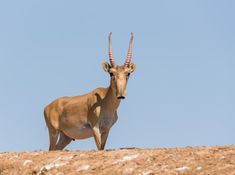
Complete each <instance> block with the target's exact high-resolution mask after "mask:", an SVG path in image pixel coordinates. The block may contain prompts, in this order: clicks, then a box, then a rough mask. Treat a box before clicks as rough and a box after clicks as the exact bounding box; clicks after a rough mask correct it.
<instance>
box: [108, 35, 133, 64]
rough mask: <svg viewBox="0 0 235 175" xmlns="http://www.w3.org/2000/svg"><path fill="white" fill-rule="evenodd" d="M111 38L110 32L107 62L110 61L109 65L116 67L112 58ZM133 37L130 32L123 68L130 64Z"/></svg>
mask: <svg viewBox="0 0 235 175" xmlns="http://www.w3.org/2000/svg"><path fill="white" fill-rule="evenodd" d="M111 37H112V32H110V33H109V61H110V64H111V66H112V67H116V64H115V59H114V57H113V48H112V38H111ZM133 37H134V35H133V33H132V32H131V39H130V42H129V47H128V52H127V57H126V61H125V63H124V66H125V67H128V66H129V65H130V63H131V58H132V43H133Z"/></svg>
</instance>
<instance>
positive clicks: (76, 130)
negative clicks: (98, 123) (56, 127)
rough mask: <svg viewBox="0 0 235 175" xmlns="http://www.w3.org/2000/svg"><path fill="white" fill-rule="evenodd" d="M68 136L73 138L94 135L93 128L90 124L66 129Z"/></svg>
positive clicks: (84, 137)
mask: <svg viewBox="0 0 235 175" xmlns="http://www.w3.org/2000/svg"><path fill="white" fill-rule="evenodd" d="M64 132H65V134H66V135H67V136H69V137H70V138H73V139H86V138H89V137H92V136H93V133H92V129H91V127H90V125H89V124H84V125H79V126H74V127H71V128H69V129H68V128H67V129H66V131H64Z"/></svg>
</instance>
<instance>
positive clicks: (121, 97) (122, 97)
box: [117, 96, 125, 100]
mask: <svg viewBox="0 0 235 175" xmlns="http://www.w3.org/2000/svg"><path fill="white" fill-rule="evenodd" d="M117 98H118V99H122V100H123V99H125V96H117Z"/></svg>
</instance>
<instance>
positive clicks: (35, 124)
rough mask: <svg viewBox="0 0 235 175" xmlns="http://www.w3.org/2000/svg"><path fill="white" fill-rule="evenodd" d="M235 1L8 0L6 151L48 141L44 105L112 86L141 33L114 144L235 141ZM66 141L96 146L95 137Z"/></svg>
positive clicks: (0, 132)
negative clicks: (108, 64) (112, 70)
mask: <svg viewBox="0 0 235 175" xmlns="http://www.w3.org/2000/svg"><path fill="white" fill-rule="evenodd" d="M234 7H235V1H232V0H230V1H229V0H224V1H219V0H192V1H188V0H179V1H174V0H166V1H165V0H164V1H163V0H162V1H155V0H146V1H134V0H130V1H124V0H119V1H108V0H100V1H91V0H88V1H75V0H71V1H62V0H51V1H46V0H40V1H39V0H35V1H29V0H28V1H24V0H22V1H13V0H9V1H1V2H0V24H1V27H0V80H1V91H0V97H1V99H0V114H1V116H0V118H1V122H0V138H1V139H2V140H1V142H0V152H3V151H32V150H40V149H42V150H46V149H48V145H49V141H48V131H47V128H46V125H45V122H44V117H43V109H44V107H45V106H46V105H47V104H49V103H50V102H51V101H52V100H54V99H56V98H58V97H61V96H67V95H68V96H72V95H80V94H83V93H87V92H89V91H91V90H92V89H95V88H97V87H107V86H108V85H109V75H108V74H107V73H106V72H104V71H103V69H102V66H101V63H102V62H103V61H108V52H107V50H108V34H109V32H111V31H112V32H113V36H112V37H113V52H114V56H115V58H116V61H117V63H118V64H123V63H124V60H125V56H126V54H127V47H128V42H129V38H130V32H134V48H133V59H132V61H133V63H136V64H137V68H136V71H135V72H134V73H133V74H132V75H131V78H130V81H129V84H128V87H127V96H126V99H125V100H124V101H122V103H121V105H120V107H119V109H118V114H119V119H118V122H117V123H116V124H115V125H114V127H113V128H112V129H111V132H110V135H109V138H108V141H107V145H106V148H107V149H110V148H120V147H145V148H154V147H178V146H202V145H231V144H235V140H234V139H235V135H234V134H235V127H234V124H235V108H234V107H235V69H234V67H235V33H234V31H235V23H234V19H235V11H234ZM67 149H82V150H89V149H96V146H95V142H94V140H93V139H87V140H82V141H76V142H72V143H71V144H70V145H69V146H68V147H67Z"/></svg>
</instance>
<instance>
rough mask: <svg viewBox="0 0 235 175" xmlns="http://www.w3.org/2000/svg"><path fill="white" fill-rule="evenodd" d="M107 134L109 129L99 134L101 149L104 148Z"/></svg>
mask: <svg viewBox="0 0 235 175" xmlns="http://www.w3.org/2000/svg"><path fill="white" fill-rule="evenodd" d="M108 135H109V130H107V131H105V132H103V133H102V134H101V150H104V147H105V144H106V141H107V138H108Z"/></svg>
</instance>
